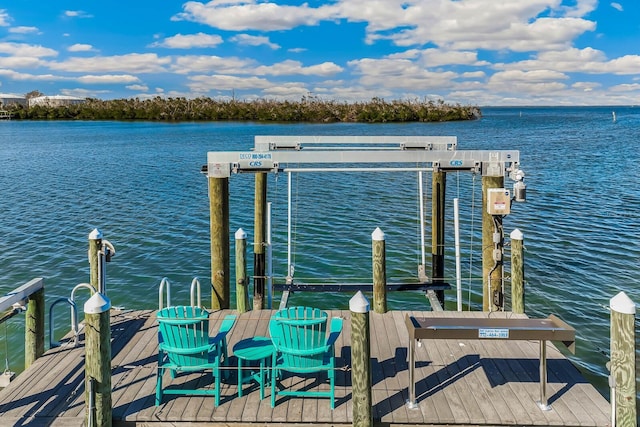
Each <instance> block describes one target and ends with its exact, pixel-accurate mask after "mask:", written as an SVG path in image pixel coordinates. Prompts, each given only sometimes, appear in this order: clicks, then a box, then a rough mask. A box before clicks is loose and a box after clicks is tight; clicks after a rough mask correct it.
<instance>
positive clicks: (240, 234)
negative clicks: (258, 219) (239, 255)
mask: <svg viewBox="0 0 640 427" xmlns="http://www.w3.org/2000/svg"><path fill="white" fill-rule="evenodd" d="M246 238H247V233H246V232H245V231H244V230H243V229H242V228H238V231H236V240H243V239H246Z"/></svg>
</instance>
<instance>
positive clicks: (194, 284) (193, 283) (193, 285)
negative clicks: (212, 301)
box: [190, 277, 202, 307]
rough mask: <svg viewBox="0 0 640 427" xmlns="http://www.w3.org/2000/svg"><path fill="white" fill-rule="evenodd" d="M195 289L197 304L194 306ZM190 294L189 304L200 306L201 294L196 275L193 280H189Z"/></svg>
mask: <svg viewBox="0 0 640 427" xmlns="http://www.w3.org/2000/svg"><path fill="white" fill-rule="evenodd" d="M195 290H197V292H198V305H197V306H196V304H195V301H194V300H195V298H194V291H195ZM190 295H191V306H192V307H202V294H201V292H200V280H198V278H197V277H194V278H193V280H192V281H191V290H190Z"/></svg>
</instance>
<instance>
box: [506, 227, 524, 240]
mask: <svg viewBox="0 0 640 427" xmlns="http://www.w3.org/2000/svg"><path fill="white" fill-rule="evenodd" d="M509 237H511V240H524V234H522V231H520V230H518V229H517V228H516V229H514V230H513V231H512V232H511V234H510V235H509Z"/></svg>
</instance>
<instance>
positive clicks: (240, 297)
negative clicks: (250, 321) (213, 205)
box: [235, 228, 249, 313]
mask: <svg viewBox="0 0 640 427" xmlns="http://www.w3.org/2000/svg"><path fill="white" fill-rule="evenodd" d="M235 237H236V309H237V310H238V313H245V312H246V311H247V310H249V289H248V286H247V285H248V284H249V281H248V280H247V256H246V255H247V233H245V231H244V230H243V229H242V228H238V231H236V236H235Z"/></svg>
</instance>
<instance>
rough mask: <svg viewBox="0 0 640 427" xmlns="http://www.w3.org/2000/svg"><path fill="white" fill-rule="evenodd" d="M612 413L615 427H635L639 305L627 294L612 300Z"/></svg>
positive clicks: (619, 295) (621, 294)
mask: <svg viewBox="0 0 640 427" xmlns="http://www.w3.org/2000/svg"><path fill="white" fill-rule="evenodd" d="M610 307H611V365H610V366H611V380H612V383H613V384H612V385H613V386H614V389H613V390H612V397H611V402H612V406H613V408H612V410H613V411H614V416H615V425H616V426H625V427H635V426H636V425H637V408H636V351H635V348H636V346H635V344H636V338H635V314H636V305H635V303H633V301H631V299H629V297H628V296H627V295H626V294H625V293H624V292H620V293H619V294H618V295H616V296H615V297H613V298H611V301H610Z"/></svg>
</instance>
